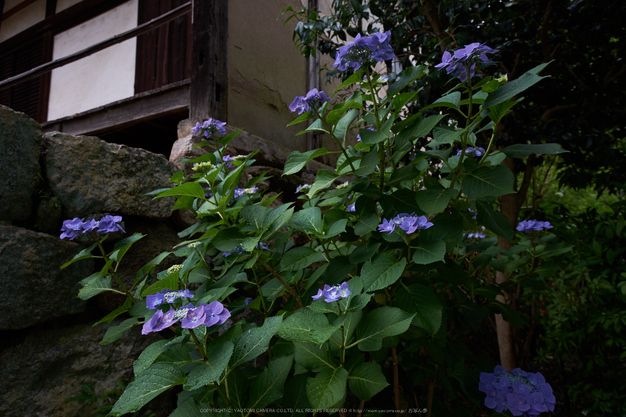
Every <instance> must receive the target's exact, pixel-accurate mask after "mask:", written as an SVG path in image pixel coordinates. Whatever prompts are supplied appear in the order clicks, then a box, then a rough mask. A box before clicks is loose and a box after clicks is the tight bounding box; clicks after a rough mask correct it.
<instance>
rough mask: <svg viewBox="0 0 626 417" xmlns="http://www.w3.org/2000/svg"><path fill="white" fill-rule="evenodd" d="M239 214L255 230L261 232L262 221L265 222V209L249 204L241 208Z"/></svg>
mask: <svg viewBox="0 0 626 417" xmlns="http://www.w3.org/2000/svg"><path fill="white" fill-rule="evenodd" d="M239 214H240V215H241V217H243V218H244V220H245V221H246V222H247V223H248V224H249V225H250V226H252V227H254V228H255V230H261V229H263V221H264V220H265V215H266V214H267V209H266V208H265V207H263V206H260V205H258V204H250V205H247V206H245V207H244V208H242V209H241V211H240V212H239Z"/></svg>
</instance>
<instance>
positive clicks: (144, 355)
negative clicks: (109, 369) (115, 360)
mask: <svg viewBox="0 0 626 417" xmlns="http://www.w3.org/2000/svg"><path fill="white" fill-rule="evenodd" d="M169 342H170V341H169V340H167V339H164V340H159V341H157V342H154V343H153V344H151V345H150V346H148V347H147V348H145V349H144V350H143V352H141V354H140V355H139V357H138V358H137V360H136V361H135V363H134V364H133V371H134V372H135V376H137V375H139V374H140V373H142V372H143V371H145V370H146V369H148V368H149V367H150V365H152V364H153V363H154V361H155V360H156V358H158V357H159V355H160V354H161V353H163V346H165V345H167V344H168V343H169Z"/></svg>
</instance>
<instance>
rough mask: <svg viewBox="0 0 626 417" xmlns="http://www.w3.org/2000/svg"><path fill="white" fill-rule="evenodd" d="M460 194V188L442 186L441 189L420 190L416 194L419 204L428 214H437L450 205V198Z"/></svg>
mask: <svg viewBox="0 0 626 417" xmlns="http://www.w3.org/2000/svg"><path fill="white" fill-rule="evenodd" d="M458 194H459V191H458V190H455V189H452V188H442V189H439V190H434V189H429V190H422V191H418V192H417V195H416V196H415V198H416V201H417V205H418V206H419V207H420V208H421V209H422V210H424V212H425V213H426V214H427V215H432V214H437V213H439V212H441V211H443V210H445V209H446V207H448V204H449V203H450V200H451V199H453V198H454V197H456V196H457V195H458Z"/></svg>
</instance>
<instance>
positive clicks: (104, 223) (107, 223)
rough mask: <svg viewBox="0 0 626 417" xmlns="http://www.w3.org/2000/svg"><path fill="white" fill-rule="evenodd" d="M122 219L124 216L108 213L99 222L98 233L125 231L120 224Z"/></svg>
mask: <svg viewBox="0 0 626 417" xmlns="http://www.w3.org/2000/svg"><path fill="white" fill-rule="evenodd" d="M121 221H122V216H111V215H106V216H104V217H103V218H102V219H100V221H99V222H98V233H113V232H118V231H119V232H124V233H126V232H125V231H124V229H123V228H122V226H121V225H120V222H121Z"/></svg>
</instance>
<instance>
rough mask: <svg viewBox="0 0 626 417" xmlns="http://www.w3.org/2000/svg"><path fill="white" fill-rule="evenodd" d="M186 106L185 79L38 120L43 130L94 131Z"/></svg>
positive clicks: (187, 102)
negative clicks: (105, 102) (90, 107)
mask: <svg viewBox="0 0 626 417" xmlns="http://www.w3.org/2000/svg"><path fill="white" fill-rule="evenodd" d="M188 106H189V80H187V81H182V82H178V83H174V84H172V85H168V86H165V87H162V88H160V89H157V90H154V91H151V92H146V93H142V94H138V95H137V96H135V97H130V98H127V99H123V100H119V101H117V102H115V103H111V104H107V105H106V106H101V107H98V108H95V109H91V110H88V111H86V112H83V113H79V114H77V115H75V116H68V117H64V118H61V119H57V120H51V121H49V122H46V123H42V125H41V126H42V129H43V131H44V132H51V131H55V130H56V131H60V132H65V133H69V134H71V135H97V134H99V133H101V132H105V131H107V130H110V129H111V128H116V129H119V128H123V127H125V126H130V125H132V124H135V123H137V122H140V121H143V120H148V119H151V118H154V117H156V116H162V115H165V114H168V113H174V112H177V111H180V110H184V109H186V108H188Z"/></svg>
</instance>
